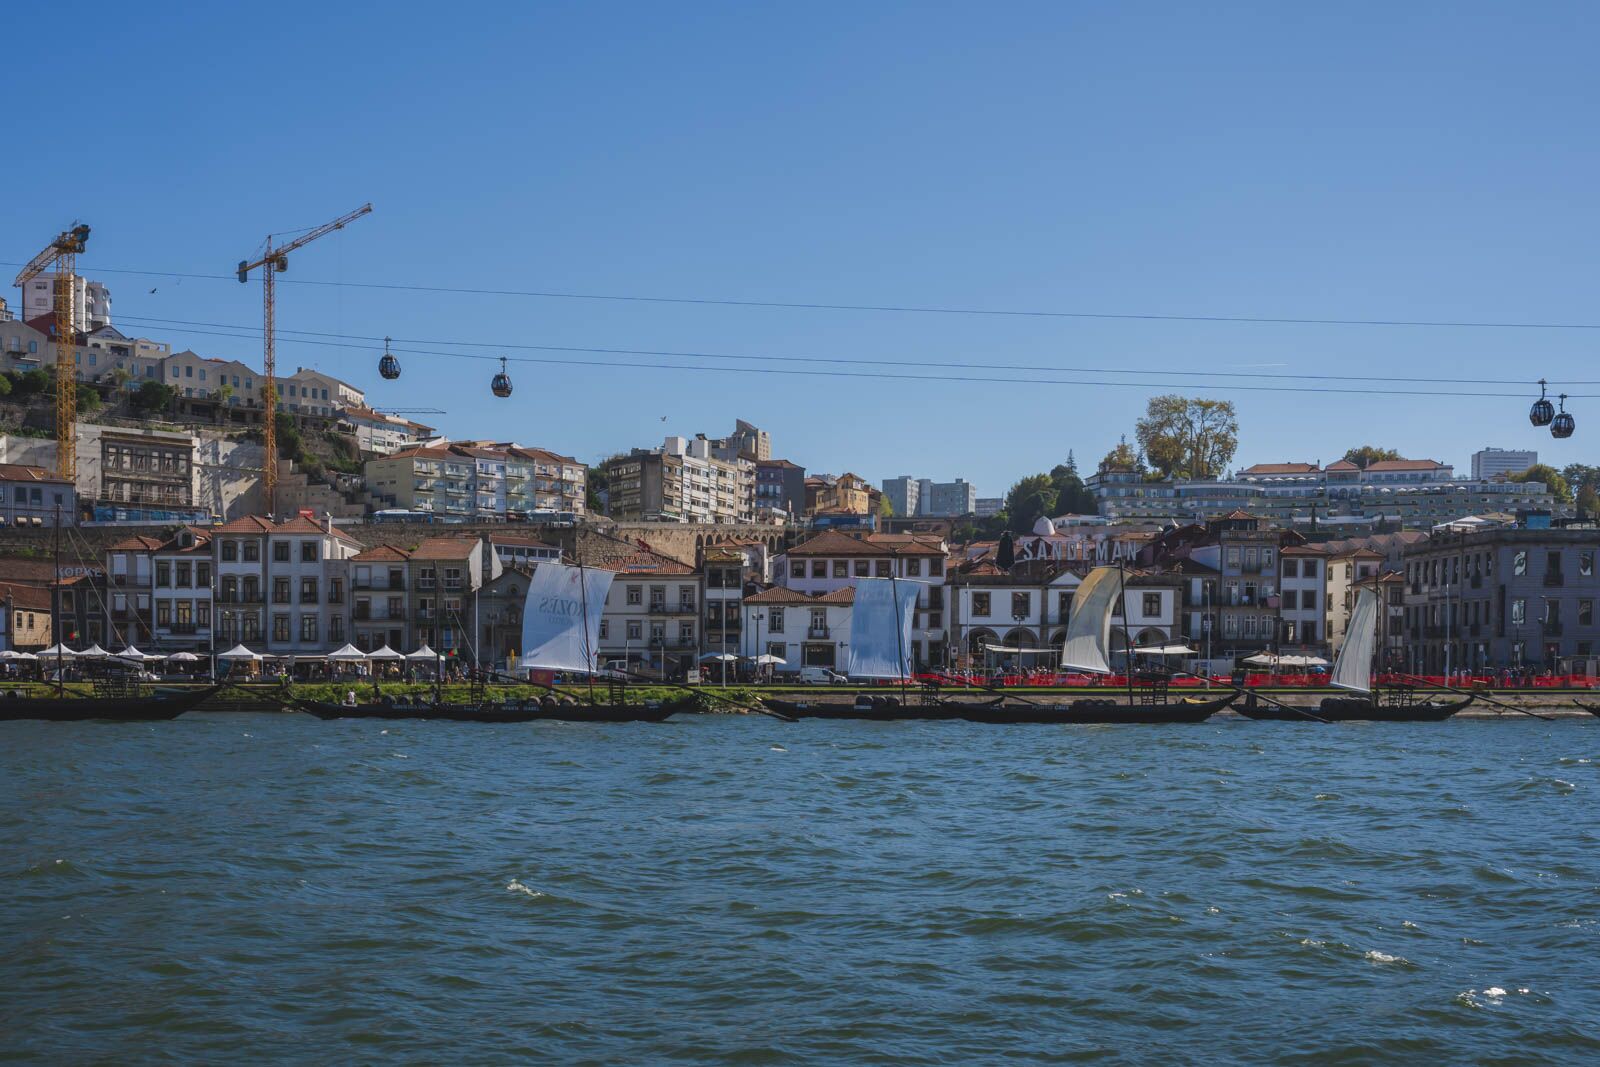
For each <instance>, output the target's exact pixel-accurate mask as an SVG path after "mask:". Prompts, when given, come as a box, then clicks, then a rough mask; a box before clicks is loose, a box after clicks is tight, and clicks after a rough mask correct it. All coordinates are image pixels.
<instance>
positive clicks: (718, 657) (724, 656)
mask: <svg viewBox="0 0 1600 1067" xmlns="http://www.w3.org/2000/svg"><path fill="white" fill-rule="evenodd" d="M738 658H739V657H738V656H735V655H734V654H733V653H732V652H707V653H706V654H705V655H703V656H701V657H700V662H701V663H732V662H734V661H735V660H737V659H738Z"/></svg>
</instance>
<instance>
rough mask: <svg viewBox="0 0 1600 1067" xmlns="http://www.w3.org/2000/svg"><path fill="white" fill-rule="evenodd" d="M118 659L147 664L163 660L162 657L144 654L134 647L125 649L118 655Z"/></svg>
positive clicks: (130, 646)
mask: <svg viewBox="0 0 1600 1067" xmlns="http://www.w3.org/2000/svg"><path fill="white" fill-rule="evenodd" d="M116 658H117V659H125V660H130V661H132V662H134V663H145V662H147V661H149V660H153V659H161V658H162V657H160V656H151V655H148V654H146V653H144V652H140V651H139V650H138V649H137V648H134V647H133V646H132V645H129V646H128V647H127V648H125V649H123V650H122V651H121V652H118V653H117V655H116Z"/></svg>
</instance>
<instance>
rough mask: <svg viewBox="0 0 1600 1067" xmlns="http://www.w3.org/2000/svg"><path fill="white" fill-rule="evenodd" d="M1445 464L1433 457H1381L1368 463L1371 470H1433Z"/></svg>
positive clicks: (1368, 468)
mask: <svg viewBox="0 0 1600 1067" xmlns="http://www.w3.org/2000/svg"><path fill="white" fill-rule="evenodd" d="M1442 466H1444V464H1442V463H1439V462H1437V461H1435V460H1431V459H1380V460H1378V461H1377V462H1376V463H1369V464H1367V470H1369V471H1431V470H1433V469H1434V468H1435V467H1442Z"/></svg>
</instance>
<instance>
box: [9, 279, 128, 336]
mask: <svg viewBox="0 0 1600 1067" xmlns="http://www.w3.org/2000/svg"><path fill="white" fill-rule="evenodd" d="M56 277H57V275H56V272H55V271H45V272H44V273H43V274H41V275H39V276H38V277H37V278H34V279H32V280H30V281H29V282H28V283H27V284H26V285H24V286H23V287H22V307H21V311H20V314H18V316H17V317H18V318H19V319H22V320H23V321H27V320H28V319H32V318H37V317H38V316H40V315H54V314H55V310H56ZM72 280H73V283H74V285H73V298H72V328H73V329H74V330H76V331H78V332H79V333H88V332H89V331H90V330H97V329H99V328H100V327H101V326H106V325H109V324H110V322H111V290H109V289H107V288H106V287H105V286H104V285H102V284H101V283H99V282H92V281H90V280H89V279H87V278H85V277H84V276H83V275H81V274H75V275H73V278H72Z"/></svg>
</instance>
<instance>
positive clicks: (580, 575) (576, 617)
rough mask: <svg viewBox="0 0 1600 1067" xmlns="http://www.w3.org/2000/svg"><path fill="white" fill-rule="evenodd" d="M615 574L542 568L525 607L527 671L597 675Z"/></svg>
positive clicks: (562, 566)
mask: <svg viewBox="0 0 1600 1067" xmlns="http://www.w3.org/2000/svg"><path fill="white" fill-rule="evenodd" d="M615 577H616V574H615V573H614V572H612V571H607V570H597V569H595V568H583V567H569V566H567V565H566V564H564V563H540V564H539V565H538V566H537V567H536V568H535V569H534V572H533V580H532V581H530V582H529V583H528V599H527V601H526V602H524V604H523V606H522V657H521V658H520V659H519V660H518V661H517V666H518V667H519V668H520V669H522V670H546V671H584V672H588V671H593V670H594V669H595V657H596V655H598V653H599V650H600V616H601V614H603V613H604V611H605V607H606V594H607V593H609V592H611V581H612V579H613V578H615Z"/></svg>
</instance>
